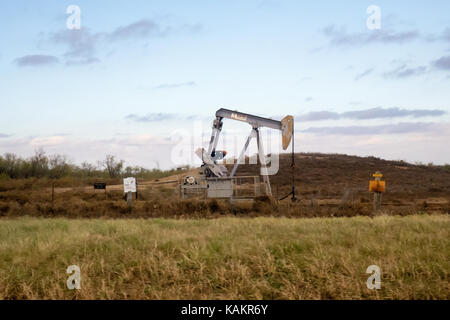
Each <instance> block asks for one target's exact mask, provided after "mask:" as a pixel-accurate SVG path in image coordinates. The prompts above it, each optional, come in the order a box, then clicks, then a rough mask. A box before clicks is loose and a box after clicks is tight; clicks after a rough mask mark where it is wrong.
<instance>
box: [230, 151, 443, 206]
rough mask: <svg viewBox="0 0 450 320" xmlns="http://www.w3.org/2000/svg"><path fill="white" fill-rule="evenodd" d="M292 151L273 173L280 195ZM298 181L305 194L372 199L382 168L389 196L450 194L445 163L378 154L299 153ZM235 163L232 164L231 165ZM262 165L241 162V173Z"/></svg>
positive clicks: (406, 197) (288, 180) (288, 173)
mask: <svg viewBox="0 0 450 320" xmlns="http://www.w3.org/2000/svg"><path fill="white" fill-rule="evenodd" d="M290 165H291V155H290V154H282V155H280V169H279V171H278V174H277V175H275V176H271V177H270V180H271V183H272V190H273V191H274V192H276V189H277V187H278V190H279V194H280V196H281V195H282V194H284V193H287V192H289V191H290V188H291V181H292V175H291V167H290ZM295 165H296V166H295V185H296V191H297V194H298V195H300V196H302V197H306V198H308V197H311V196H316V197H320V198H328V197H336V196H346V194H347V195H348V194H353V195H355V194H356V195H358V196H361V197H363V198H367V199H369V197H370V193H369V192H368V185H369V180H371V179H372V174H373V173H375V172H376V171H381V172H382V173H383V175H384V177H383V178H384V179H385V180H386V184H387V192H386V193H385V195H384V196H385V199H386V200H394V201H395V200H396V199H397V201H402V200H408V201H412V200H419V199H423V198H429V197H447V198H448V197H449V196H450V169H449V168H448V167H443V166H433V165H429V166H428V165H413V164H410V163H406V162H404V161H388V160H382V159H379V158H375V157H357V156H349V155H342V154H318V153H299V154H295ZM230 167H231V166H230ZM258 168H259V166H255V165H248V164H247V165H241V166H240V167H239V169H238V171H237V175H257V174H258V170H259V169H258Z"/></svg>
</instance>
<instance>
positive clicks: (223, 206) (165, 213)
mask: <svg viewBox="0 0 450 320" xmlns="http://www.w3.org/2000/svg"><path fill="white" fill-rule="evenodd" d="M427 211H428V210H427V209H426V208H423V207H420V206H410V207H399V208H389V209H384V213H385V214H396V215H410V214H417V213H418V212H424V213H426V212H427ZM432 212H437V211H436V210H432ZM439 212H441V213H444V214H449V213H450V205H449V206H448V207H446V208H444V207H443V208H440V210H439ZM25 215H26V216H44V217H55V216H63V217H68V218H98V217H110V218H150V217H165V218H209V217H218V216H221V215H234V216H241V217H255V216H285V217H350V216H373V215H374V212H373V211H372V207H371V205H370V204H364V203H360V202H355V203H354V204H348V205H345V206H340V207H332V206H316V207H310V206H308V205H304V204H302V203H296V204H292V203H280V204H276V203H275V202H273V201H259V200H256V201H254V202H238V203H232V204H231V203H229V202H228V201H217V200H195V199H189V200H180V201H172V202H164V201H160V200H144V201H142V200H141V201H136V202H134V203H133V206H132V207H131V208H129V207H128V206H127V203H126V201H124V200H110V199H105V200H98V201H94V202H90V201H83V200H81V199H72V200H71V201H64V200H56V201H55V202H54V203H53V204H52V203H51V202H50V201H47V202H23V201H14V200H9V201H8V200H7V201H5V200H0V216H7V217H17V216H25Z"/></svg>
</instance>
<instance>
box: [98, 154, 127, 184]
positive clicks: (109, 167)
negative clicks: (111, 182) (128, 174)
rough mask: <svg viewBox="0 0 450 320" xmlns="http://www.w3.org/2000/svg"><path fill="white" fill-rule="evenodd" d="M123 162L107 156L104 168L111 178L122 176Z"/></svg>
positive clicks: (103, 163)
mask: <svg viewBox="0 0 450 320" xmlns="http://www.w3.org/2000/svg"><path fill="white" fill-rule="evenodd" d="M123 164H124V161H123V160H116V158H115V157H114V156H112V155H107V156H106V160H105V161H103V162H102V165H103V167H104V168H105V169H106V171H108V174H109V176H110V177H111V178H118V177H120V176H121V174H122V169H123Z"/></svg>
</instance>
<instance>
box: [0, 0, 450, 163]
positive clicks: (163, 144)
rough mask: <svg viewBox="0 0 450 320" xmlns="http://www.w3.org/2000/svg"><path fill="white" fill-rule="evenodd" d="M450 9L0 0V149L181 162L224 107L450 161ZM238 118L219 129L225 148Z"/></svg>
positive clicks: (233, 0)
mask: <svg viewBox="0 0 450 320" xmlns="http://www.w3.org/2000/svg"><path fill="white" fill-rule="evenodd" d="M70 5H77V6H78V7H79V8H80V10H81V15H80V23H81V24H80V29H68V27H67V20H68V18H70V17H71V15H72V14H70V13H69V14H67V12H66V10H67V8H68V7H69V6H70ZM370 5H376V6H378V7H379V8H380V9H381V23H380V27H381V28H380V29H375V30H371V29H369V28H368V27H367V19H368V18H369V16H370V14H368V13H367V8H368V7H369V6H370ZM449 12H450V2H449V1H447V0H445V1H444V0H442V1H439V0H436V1H432V2H426V1H414V2H412V1H402V0H397V1H392V0H389V1H378V0H377V1H373V0H371V1H363V0H361V1H308V2H307V1H296V0H292V1H288V0H278V1H274V0H273V1H272V0H246V1H242V0H239V1H238V0H226V1H220V0H215V1H211V0H196V1H187V0H179V1H175V0H165V1H162V0H161V1H148V0H145V1H144V0H142V1H141V0H139V1H137V0H133V1H121V2H120V4H119V2H116V1H114V2H113V1H106V0H101V1H100V0H89V1H83V0H77V1H75V0H71V1H62V0H52V1H50V0H41V1H29V0H27V1H25V0H16V1H2V2H1V3H0V26H1V28H0V39H1V41H0V154H3V153H6V152H14V153H17V154H19V155H21V156H29V155H31V154H33V153H34V150H35V149H36V148H39V147H43V148H44V150H45V151H46V152H47V153H48V154H53V153H63V154H66V155H68V156H69V158H70V159H72V161H74V162H75V163H80V162H82V161H85V160H87V161H90V162H96V161H97V160H100V159H102V158H104V156H105V155H106V154H114V155H116V156H118V157H119V158H122V159H124V160H126V162H127V164H130V165H142V166H145V167H148V168H153V167H157V166H159V167H161V168H169V167H172V166H174V165H177V164H178V163H177V162H180V161H181V162H183V161H185V162H193V163H195V161H194V156H193V151H192V150H190V151H188V153H189V154H190V155H192V157H191V156H186V155H185V158H184V159H182V160H179V159H178V158H177V154H178V151H179V150H178V149H179V148H178V147H179V146H180V143H183V144H184V145H186V144H188V145H190V146H192V147H194V148H196V147H199V146H206V144H207V141H208V140H209V135H210V127H211V124H212V120H213V119H214V113H215V111H216V110H217V109H218V108H219V107H226V108H229V109H235V110H239V111H242V112H246V113H252V114H257V115H261V116H266V117H272V118H274V119H281V118H282V117H283V116H285V115H287V114H291V115H293V116H294V117H295V128H296V140H295V141H296V150H297V151H302V152H325V153H347V154H354V155H361V156H367V155H373V156H377V157H382V158H387V159H402V160H406V161H410V162H416V161H421V162H426V163H428V162H434V163H441V164H442V163H450V151H449V149H450V148H449V147H450V141H449V140H450V14H449ZM70 21H71V22H73V21H75V20H72V19H70ZM70 21H69V22H70ZM249 129H250V128H249V127H248V125H246V124H244V123H232V122H231V121H226V122H225V125H224V131H223V132H224V136H225V138H226V139H227V141H233V143H232V144H233V145H236V146H238V147H240V146H241V144H242V143H243V141H244V139H245V136H246V135H247V134H248V131H249ZM268 134H269V132H268V130H266V131H265V135H266V136H268ZM277 137H278V138H279V135H278V136H276V135H275V139H274V138H273V137H272V140H271V143H272V144H273V142H274V140H277V139H278V138H277ZM180 141H182V142H180ZM221 143H222V142H221ZM275 145H276V144H275ZM174 147H175V148H174ZM177 148H178V149H177ZM231 149H234V148H233V147H232V148H231ZM174 150H175V151H174ZM250 151H251V152H252V150H250ZM270 151H272V152H277V151H279V150H277V149H276V147H275V148H272V149H271V150H270ZM234 152H235V151H234V150H232V151H231V153H234ZM175 158H177V159H178V160H177V159H175Z"/></svg>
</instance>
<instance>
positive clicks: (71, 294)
mask: <svg viewBox="0 0 450 320" xmlns="http://www.w3.org/2000/svg"><path fill="white" fill-rule="evenodd" d="M449 227H450V219H449V217H448V215H434V216H428V215H420V216H419V215H415V216H407V217H388V216H379V217H375V218H373V219H371V218H368V217H352V218H339V219H338V218H322V219H318V218H314V219H288V218H254V219H237V218H223V219H213V220H204V219H200V220H196V219H189V220H170V219H147V220H142V219H127V220H107V219H84V220H68V219H64V218H57V219H43V218H40V219H39V218H38V219H36V218H18V219H2V220H1V223H0V298H1V299H74V298H75V299H131V298H133V299H449V298H450V287H449V275H448V273H449V270H450V262H449V259H448V257H449V256H450V252H449V250H450V249H449V248H450V246H449V230H450V228H449ZM73 264H75V265H78V266H80V267H81V277H82V279H81V290H79V291H76V290H75V291H70V290H68V289H67V288H66V279H67V277H68V275H67V274H66V273H65V270H66V268H67V266H69V265H73ZM372 264H376V265H379V266H380V267H381V270H382V288H381V290H369V289H367V287H366V279H367V277H368V276H369V275H368V274H366V273H365V271H366V268H367V267H368V266H369V265H372Z"/></svg>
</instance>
